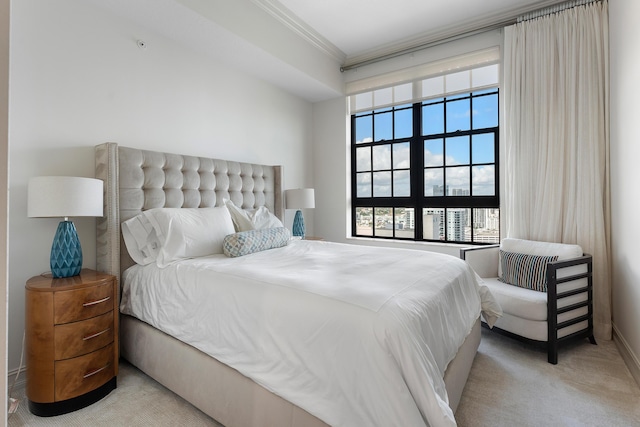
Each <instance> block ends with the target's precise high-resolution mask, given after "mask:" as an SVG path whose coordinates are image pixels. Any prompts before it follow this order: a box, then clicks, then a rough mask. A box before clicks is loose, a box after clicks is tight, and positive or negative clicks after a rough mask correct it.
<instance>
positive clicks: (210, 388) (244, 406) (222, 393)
mask: <svg viewBox="0 0 640 427" xmlns="http://www.w3.org/2000/svg"><path fill="white" fill-rule="evenodd" d="M120 331H121V335H122V337H121V340H120V343H121V344H120V345H121V347H120V354H121V357H123V358H124V359H126V360H127V361H129V362H130V363H131V364H132V365H134V366H136V367H137V368H138V369H140V370H141V371H143V372H144V373H146V374H147V375H149V376H150V377H151V378H154V379H155V380H156V381H158V382H159V383H160V384H162V385H163V386H165V387H167V388H168V389H169V390H171V391H173V392H174V393H176V394H178V395H179V396H181V397H182V398H184V399H185V400H187V401H188V402H190V403H191V404H193V405H194V406H195V407H196V408H198V409H200V410H201V411H202V412H204V413H205V414H207V415H209V416H210V417H212V418H213V419H215V420H216V421H218V422H219V423H221V424H223V425H225V426H234V427H235V426H256V427H257V426H265V425H271V426H281V427H302V426H304V427H321V426H323V427H326V426H327V424H326V423H324V422H323V421H322V420H320V419H318V418H316V417H315V416H313V415H311V414H310V413H308V412H307V411H305V410H304V409H301V408H299V407H298V406H296V405H294V404H292V403H291V402H289V401H287V400H284V399H283V398H281V397H279V396H277V395H275V394H274V393H272V392H270V391H268V390H267V389H265V388H264V387H262V386H260V385H259V384H257V383H255V382H253V381H252V380H250V379H249V378H247V377H245V376H244V375H242V374H240V373H239V372H238V371H236V370H235V369H233V368H230V367H229V366H227V365H225V364H223V363H221V362H219V361H217V360H216V359H214V358H212V357H210V356H208V355H207V354H205V353H203V352H201V351H200V350H198V349H196V348H194V347H191V346H190V345H188V344H185V343H183V342H181V341H179V340H177V339H175V338H173V337H171V336H169V335H167V334H165V333H163V332H161V331H159V330H158V329H156V328H154V327H152V326H150V325H148V324H147V323H144V322H142V321H140V320H138V319H136V318H134V317H131V316H127V315H120ZM479 344H480V321H479V320H478V321H477V322H476V324H475V325H474V327H473V329H472V331H471V333H470V334H469V335H468V336H467V339H466V340H465V342H464V343H463V344H462V346H461V347H460V350H459V351H458V353H457V355H456V357H455V359H454V360H453V361H452V362H451V363H450V364H449V367H448V368H447V371H446V372H445V376H444V381H445V384H446V387H447V393H448V395H449V404H450V406H451V408H452V409H453V411H454V412H455V410H456V408H457V407H458V403H459V402H460V397H461V395H462V390H463V389H464V385H465V383H466V382H467V377H468V376H469V371H470V370H471V365H472V363H473V359H474V357H475V354H476V351H477V349H478V346H479ZM150 356H151V357H150Z"/></svg>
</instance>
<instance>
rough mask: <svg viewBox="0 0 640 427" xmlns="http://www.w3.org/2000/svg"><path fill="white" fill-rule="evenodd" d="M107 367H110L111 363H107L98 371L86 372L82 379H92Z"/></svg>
mask: <svg viewBox="0 0 640 427" xmlns="http://www.w3.org/2000/svg"><path fill="white" fill-rule="evenodd" d="M109 365H111V362H109V363H107V364H106V365H104V366H103V367H102V368H100V369H96V370H95V371H91V372H87V373H86V374H84V376H83V377H82V378H83V379H86V378H89V377H92V376H94V375H95V374H97V373H100V372H102V371H104V370H105V369H107V368H108V367H109Z"/></svg>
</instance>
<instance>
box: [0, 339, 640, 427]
mask: <svg viewBox="0 0 640 427" xmlns="http://www.w3.org/2000/svg"><path fill="white" fill-rule="evenodd" d="M14 395H15V397H18V398H20V399H21V403H20V406H19V408H18V412H16V413H15V414H12V415H11V416H10V417H9V423H8V424H9V426H11V427H17V426H82V427H85V426H110V427H111V426H219V424H217V423H216V422H215V421H213V420H212V419H211V418H209V417H207V416H206V415H205V414H203V413H202V412H200V411H199V410H197V409H196V408H194V407H193V406H191V405H190V404H188V403H187V402H185V401H184V400H183V399H181V398H180V397H178V396H176V395H175V394H173V393H171V392H169V391H168V390H166V389H164V388H163V387H162V386H161V385H159V384H158V383H156V382H155V381H153V380H151V379H150V378H149V377H147V376H146V375H144V374H142V373H141V372H140V371H138V370H137V369H136V368H134V367H132V366H131V365H129V364H127V363H126V362H123V363H122V364H121V368H120V375H119V376H118V388H117V389H116V390H114V391H113V392H111V393H110V394H109V395H108V396H107V397H105V398H104V399H102V400H101V401H100V402H98V403H96V404H94V405H92V406H90V407H88V408H85V409H82V410H79V411H76V412H73V413H71V414H66V415H61V416H58V417H51V418H39V417H36V416H33V415H31V414H30V413H29V411H28V409H27V405H26V401H25V400H24V390H16V393H14ZM456 418H457V420H458V425H459V426H460V427H475V426H478V427H488V426H490V427H512V426H518V427H528V426H532V427H533V426H536V427H537V426H563V427H564V426H580V427H582V426H594V427H595V426H598V427H600V426H612V427H613V426H621V427H622V426H625V427H627V426H629V427H631V426H640V388H639V387H638V385H637V384H636V383H635V382H634V380H633V378H632V377H631V374H630V373H629V371H628V370H627V367H626V366H625V364H624V362H623V361H622V358H621V357H620V354H619V353H618V350H617V349H616V346H615V344H614V343H613V342H612V341H604V342H600V343H599V345H597V346H593V345H591V344H589V342H588V341H587V340H584V341H580V342H576V343H575V344H570V345H569V346H566V347H564V348H563V349H562V350H561V351H560V355H559V363H558V364H557V365H550V364H548V363H547V356H546V353H544V352H543V351H541V350H539V349H536V348H531V347H528V346H526V345H524V344H522V343H520V342H518V341H515V340H512V339H509V338H506V337H503V336H500V335H497V334H495V333H492V332H489V331H487V330H484V329H483V331H482V342H481V344H480V348H479V350H478V354H477V356H476V359H475V361H474V364H473V368H472V370H471V374H470V377H469V382H468V383H467V385H466V387H465V390H464V393H463V395H462V401H461V402H460V406H459V408H458V411H457V413H456ZM267 427H271V426H267Z"/></svg>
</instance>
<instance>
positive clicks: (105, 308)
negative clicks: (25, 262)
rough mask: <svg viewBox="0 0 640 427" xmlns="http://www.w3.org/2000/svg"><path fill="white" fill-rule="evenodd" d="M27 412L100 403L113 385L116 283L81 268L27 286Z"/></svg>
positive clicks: (58, 411) (50, 413) (46, 413)
mask: <svg viewBox="0 0 640 427" xmlns="http://www.w3.org/2000/svg"><path fill="white" fill-rule="evenodd" d="M25 289H26V302H25V304H26V307H25V316H26V318H25V325H26V326H25V347H26V363H27V371H26V373H27V390H26V391H27V399H28V401H29V410H30V411H31V412H32V413H33V414H35V415H39V416H45V417H46V416H54V415H61V414H65V413H67V412H71V411H75V410H78V409H80V408H84V407H85V406H88V405H91V404H92V403H94V402H97V401H98V400H100V399H102V398H103V397H104V396H106V395H107V394H109V392H111V390H113V389H115V388H116V386H117V382H116V378H117V375H118V284H117V280H116V278H115V276H112V275H109V274H103V273H99V272H96V271H93V270H89V269H83V270H82V271H81V272H80V274H79V275H78V276H73V277H66V278H61V279H53V278H52V277H51V275H40V276H35V277H32V278H31V279H29V280H28V281H27V283H26V286H25Z"/></svg>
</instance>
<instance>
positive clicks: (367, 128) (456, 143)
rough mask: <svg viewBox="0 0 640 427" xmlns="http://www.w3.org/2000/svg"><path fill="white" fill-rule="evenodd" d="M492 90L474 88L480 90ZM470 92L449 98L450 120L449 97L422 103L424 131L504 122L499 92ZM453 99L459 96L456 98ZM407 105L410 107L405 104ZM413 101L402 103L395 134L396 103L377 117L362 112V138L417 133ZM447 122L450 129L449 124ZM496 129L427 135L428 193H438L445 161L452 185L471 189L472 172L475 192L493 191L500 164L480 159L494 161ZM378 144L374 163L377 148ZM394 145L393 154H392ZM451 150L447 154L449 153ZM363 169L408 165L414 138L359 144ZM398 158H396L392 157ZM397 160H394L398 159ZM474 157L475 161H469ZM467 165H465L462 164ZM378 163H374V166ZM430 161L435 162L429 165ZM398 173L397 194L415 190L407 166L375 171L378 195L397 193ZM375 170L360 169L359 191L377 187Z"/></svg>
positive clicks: (358, 137) (359, 137)
mask: <svg viewBox="0 0 640 427" xmlns="http://www.w3.org/2000/svg"><path fill="white" fill-rule="evenodd" d="M486 92H489V91H486V90H485V91H480V92H474V94H480V93H486ZM465 95H468V92H467V94H460V95H457V96H450V97H448V98H447V100H449V101H448V102H447V103H446V109H447V120H446V122H445V120H444V119H443V118H444V111H445V103H444V102H442V101H443V100H444V98H436V99H432V100H429V101H428V104H427V103H425V104H427V105H424V106H423V108H422V117H423V126H422V134H423V135H429V134H442V133H444V132H445V131H446V132H455V131H457V130H461V131H467V130H470V129H482V128H487V127H495V126H497V125H498V95H497V94H493V95H486V96H481V97H474V98H473V100H472V101H470V99H469V98H468V97H467V98H464V96H465ZM451 100H453V101H451ZM403 107H407V108H406V109H402V108H403ZM410 107H411V105H410V104H408V105H406V106H397V107H396V111H395V122H396V127H395V135H394V134H393V126H392V123H393V119H394V117H393V116H394V112H393V111H391V108H386V109H380V110H376V111H381V112H382V113H381V114H376V118H375V123H373V119H372V117H371V116H370V115H369V116H360V117H357V118H356V141H357V143H366V142H371V141H373V138H374V136H375V139H376V140H377V141H380V140H391V139H393V138H394V137H395V138H407V137H410V136H411V133H412V110H411V108H410ZM445 128H446V129H445ZM493 138H494V134H493V133H490V134H480V135H473V136H468V135H465V136H455V137H450V138H446V139H444V138H436V139H427V140H425V141H424V165H425V167H427V168H426V169H425V173H424V175H425V195H426V196H429V195H432V189H433V186H434V185H436V186H437V185H442V182H443V178H442V177H443V166H444V167H446V174H447V185H448V187H449V188H450V189H452V188H460V189H463V190H464V189H466V190H469V175H470V174H471V175H472V177H473V194H474V195H493V194H494V191H495V190H494V188H495V173H494V172H495V170H494V166H493V165H475V164H478V163H494V162H495V158H494V141H493ZM372 149H373V165H372V164H371V150H372ZM392 151H393V156H392ZM445 153H446V156H445ZM356 159H357V170H358V171H371V170H374V171H376V170H377V171H379V170H384V169H387V170H388V169H391V166H393V169H402V168H408V167H409V162H410V156H409V143H408V142H405V143H396V144H384V145H378V146H374V147H358V148H357V149H356ZM392 159H393V160H392ZM392 162H393V164H392ZM471 162H473V164H474V165H475V166H471V167H469V165H470V164H471ZM460 165H465V166H460ZM371 166H373V168H371ZM429 166H432V167H435V168H429ZM392 173H393V174H395V176H394V179H393V183H394V185H395V191H394V194H395V195H396V196H409V191H410V190H409V173H408V171H406V170H400V171H398V170H395V171H394V172H390V171H380V172H374V173H373V181H374V185H373V192H374V197H375V196H390V195H391V182H392V179H391V174H392ZM370 180H371V174H365V173H361V174H359V175H358V195H359V196H362V197H368V196H369V194H370V191H371V188H372V187H371V184H370Z"/></svg>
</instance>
